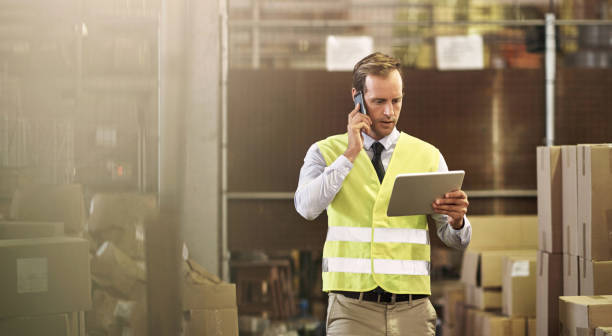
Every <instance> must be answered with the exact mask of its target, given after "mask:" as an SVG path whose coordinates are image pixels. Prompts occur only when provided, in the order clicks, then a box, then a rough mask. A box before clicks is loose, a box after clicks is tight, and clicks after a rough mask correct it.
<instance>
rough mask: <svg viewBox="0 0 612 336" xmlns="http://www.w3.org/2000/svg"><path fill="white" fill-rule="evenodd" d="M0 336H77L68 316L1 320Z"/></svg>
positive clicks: (57, 315)
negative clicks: (72, 329)
mask: <svg viewBox="0 0 612 336" xmlns="http://www.w3.org/2000/svg"><path fill="white" fill-rule="evenodd" d="M0 335H7V336H9V335H10V336H33V335H45V336H72V335H74V336H76V335H78V334H77V333H74V332H71V329H70V323H69V319H68V314H52V315H40V316H19V317H11V318H2V319H0Z"/></svg>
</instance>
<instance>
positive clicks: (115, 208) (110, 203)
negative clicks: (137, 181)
mask: <svg viewBox="0 0 612 336" xmlns="http://www.w3.org/2000/svg"><path fill="white" fill-rule="evenodd" d="M156 213H157V200H156V197H155V195H147V194H137V193H107V194H96V195H95V196H94V197H93V199H92V201H91V206H90V215H89V220H88V225H87V230H88V234H89V235H88V236H89V237H90V239H91V245H92V247H93V248H92V250H93V251H94V252H93V255H92V257H91V271H92V279H93V309H92V310H91V311H89V312H87V314H86V319H87V331H88V333H90V334H93V335H115V334H122V333H123V334H128V335H134V336H139V335H147V323H148V322H147V295H146V289H147V287H146V279H147V276H146V270H145V224H146V223H147V220H148V219H149V218H151V217H152V216H155V215H156Z"/></svg>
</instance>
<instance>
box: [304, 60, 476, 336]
mask: <svg viewBox="0 0 612 336" xmlns="http://www.w3.org/2000/svg"><path fill="white" fill-rule="evenodd" d="M358 92H363V95H364V103H365V105H366V108H367V115H365V114H362V113H360V112H359V106H358V105H359V104H357V106H355V108H354V109H353V110H352V111H351V112H350V113H349V115H348V124H347V133H345V134H341V135H335V136H331V137H329V138H327V139H324V140H321V141H319V142H317V143H315V144H313V145H312V146H311V147H310V149H309V150H308V152H307V153H306V157H305V158H304V165H303V166H302V169H301V171H300V180H299V185H298V188H297V191H296V193H295V199H294V200H295V207H296V210H297V211H298V212H299V213H300V215H302V216H303V217H304V218H306V219H308V220H312V219H314V218H316V217H317V216H318V215H319V214H320V213H321V212H323V210H325V209H327V215H328V231H327V238H326V241H325V246H324V248H323V270H322V271H323V290H324V291H326V292H328V293H329V305H328V309H327V322H326V328H327V334H328V335H370V336H371V335H434V333H435V320H436V312H435V310H434V309H433V306H432V305H431V303H430V301H429V295H430V294H431V291H430V281H429V272H430V269H429V268H430V267H429V265H430V264H429V261H430V247H429V235H428V232H427V217H426V216H405V217H387V216H386V209H387V206H388V204H389V198H390V194H391V189H392V186H393V181H394V179H395V176H396V175H398V174H401V173H414V172H431V171H447V170H448V167H447V165H446V162H445V161H444V158H443V157H442V155H441V154H440V152H439V151H438V150H437V149H436V148H435V147H433V146H432V145H430V144H428V143H426V142H424V141H421V140H419V139H417V138H414V137H411V136H409V135H407V134H405V133H402V132H399V131H398V130H397V129H396V128H395V125H396V123H397V120H398V118H399V115H400V111H401V107H402V96H403V82H402V77H401V74H400V62H399V61H398V60H397V59H395V58H392V57H390V56H387V55H384V54H382V53H374V54H371V55H369V56H367V57H365V58H364V59H362V60H361V61H359V62H358V63H357V64H356V65H355V68H354V70H353V88H352V95H353V98H354V97H355V95H356V94H357V93H358ZM415 192H418V191H415ZM432 207H433V209H434V211H435V212H436V214H434V215H431V216H430V217H431V219H432V220H433V221H434V222H435V223H436V227H437V233H438V236H439V237H440V238H441V239H442V241H443V242H444V243H445V244H446V245H448V246H450V247H454V248H458V249H464V248H465V247H467V245H468V244H469V241H470V237H471V226H470V223H469V222H468V220H467V218H466V217H465V214H466V213H467V208H468V199H467V195H466V194H465V193H464V192H463V191H461V190H455V191H451V192H448V193H447V194H446V195H445V196H444V198H442V199H437V200H436V201H435V202H434V204H432Z"/></svg>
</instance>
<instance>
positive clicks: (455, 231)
mask: <svg viewBox="0 0 612 336" xmlns="http://www.w3.org/2000/svg"><path fill="white" fill-rule="evenodd" d="M468 226H470V221H469V220H468V219H467V216H465V215H464V216H463V226H462V227H461V229H455V228H454V227H453V226H452V225H450V224H448V228H449V229H450V232H452V233H454V234H456V235H461V234H462V233H464V232H465V230H466V228H467V227H468Z"/></svg>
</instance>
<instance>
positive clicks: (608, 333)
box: [595, 327, 612, 336]
mask: <svg viewBox="0 0 612 336" xmlns="http://www.w3.org/2000/svg"><path fill="white" fill-rule="evenodd" d="M595 336H612V327H598V328H597V329H595Z"/></svg>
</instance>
